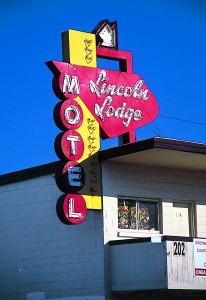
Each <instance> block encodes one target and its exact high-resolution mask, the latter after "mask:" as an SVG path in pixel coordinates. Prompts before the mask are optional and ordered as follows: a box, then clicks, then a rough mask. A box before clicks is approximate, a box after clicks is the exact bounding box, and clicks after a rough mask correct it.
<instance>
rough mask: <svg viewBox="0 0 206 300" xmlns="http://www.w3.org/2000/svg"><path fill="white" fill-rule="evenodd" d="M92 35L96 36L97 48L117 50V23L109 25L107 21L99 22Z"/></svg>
mask: <svg viewBox="0 0 206 300" xmlns="http://www.w3.org/2000/svg"><path fill="white" fill-rule="evenodd" d="M92 33H95V34H96V40H97V46H98V47H106V48H111V49H115V50H117V49H118V45H117V22H112V23H110V22H109V21H108V20H107V19H106V20H103V21H100V22H99V23H98V24H97V26H96V27H95V28H94V30H93V31H92Z"/></svg>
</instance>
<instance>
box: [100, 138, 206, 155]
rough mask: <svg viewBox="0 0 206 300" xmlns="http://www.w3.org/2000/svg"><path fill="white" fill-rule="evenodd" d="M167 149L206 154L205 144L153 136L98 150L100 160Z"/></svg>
mask: <svg viewBox="0 0 206 300" xmlns="http://www.w3.org/2000/svg"><path fill="white" fill-rule="evenodd" d="M158 148H159V149H168V150H174V151H182V152H190V153H196V154H206V144H202V143H195V142H189V141H183V140H175V139H169V138H161V137H154V138H151V139H147V140H142V141H136V142H134V143H130V144H124V145H121V146H117V147H114V148H110V149H105V150H101V151H100V152H99V156H100V160H102V161H103V160H107V159H111V158H115V157H120V156H124V155H128V154H132V153H136V152H141V151H146V150H151V149H158Z"/></svg>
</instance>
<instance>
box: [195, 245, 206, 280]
mask: <svg viewBox="0 0 206 300" xmlns="http://www.w3.org/2000/svg"><path fill="white" fill-rule="evenodd" d="M193 245H194V268H195V276H206V239H193Z"/></svg>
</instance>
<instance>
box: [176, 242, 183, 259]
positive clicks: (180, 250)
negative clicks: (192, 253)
mask: <svg viewBox="0 0 206 300" xmlns="http://www.w3.org/2000/svg"><path fill="white" fill-rule="evenodd" d="M173 249H174V255H181V256H185V243H184V242H174V243H173Z"/></svg>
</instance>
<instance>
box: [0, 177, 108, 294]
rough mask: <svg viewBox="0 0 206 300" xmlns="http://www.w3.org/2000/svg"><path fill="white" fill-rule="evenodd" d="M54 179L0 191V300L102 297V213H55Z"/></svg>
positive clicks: (56, 194) (57, 195)
mask: <svg viewBox="0 0 206 300" xmlns="http://www.w3.org/2000/svg"><path fill="white" fill-rule="evenodd" d="M61 194H62V193H61V192H60V191H59V190H58V188H57V187H56V184H55V180H54V177H53V176H52V175H49V176H42V177H38V178H34V179H31V180H27V181H21V182H18V183H14V184H9V185H4V186H1V187H0V299H1V300H26V299H27V300H30V299H32V300H34V299H35V300H37V299H41V300H42V299H61V298H63V297H64V299H66V300H67V299H72V300H73V299H81V300H82V299H104V248H103V247H104V246H103V220H102V211H92V210H88V213H87V217H86V220H85V221H84V222H83V223H82V224H80V225H64V224H63V223H61V221H60V220H59V219H58V217H57V215H56V201H57V199H58V197H59V196H60V195H61Z"/></svg>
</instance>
